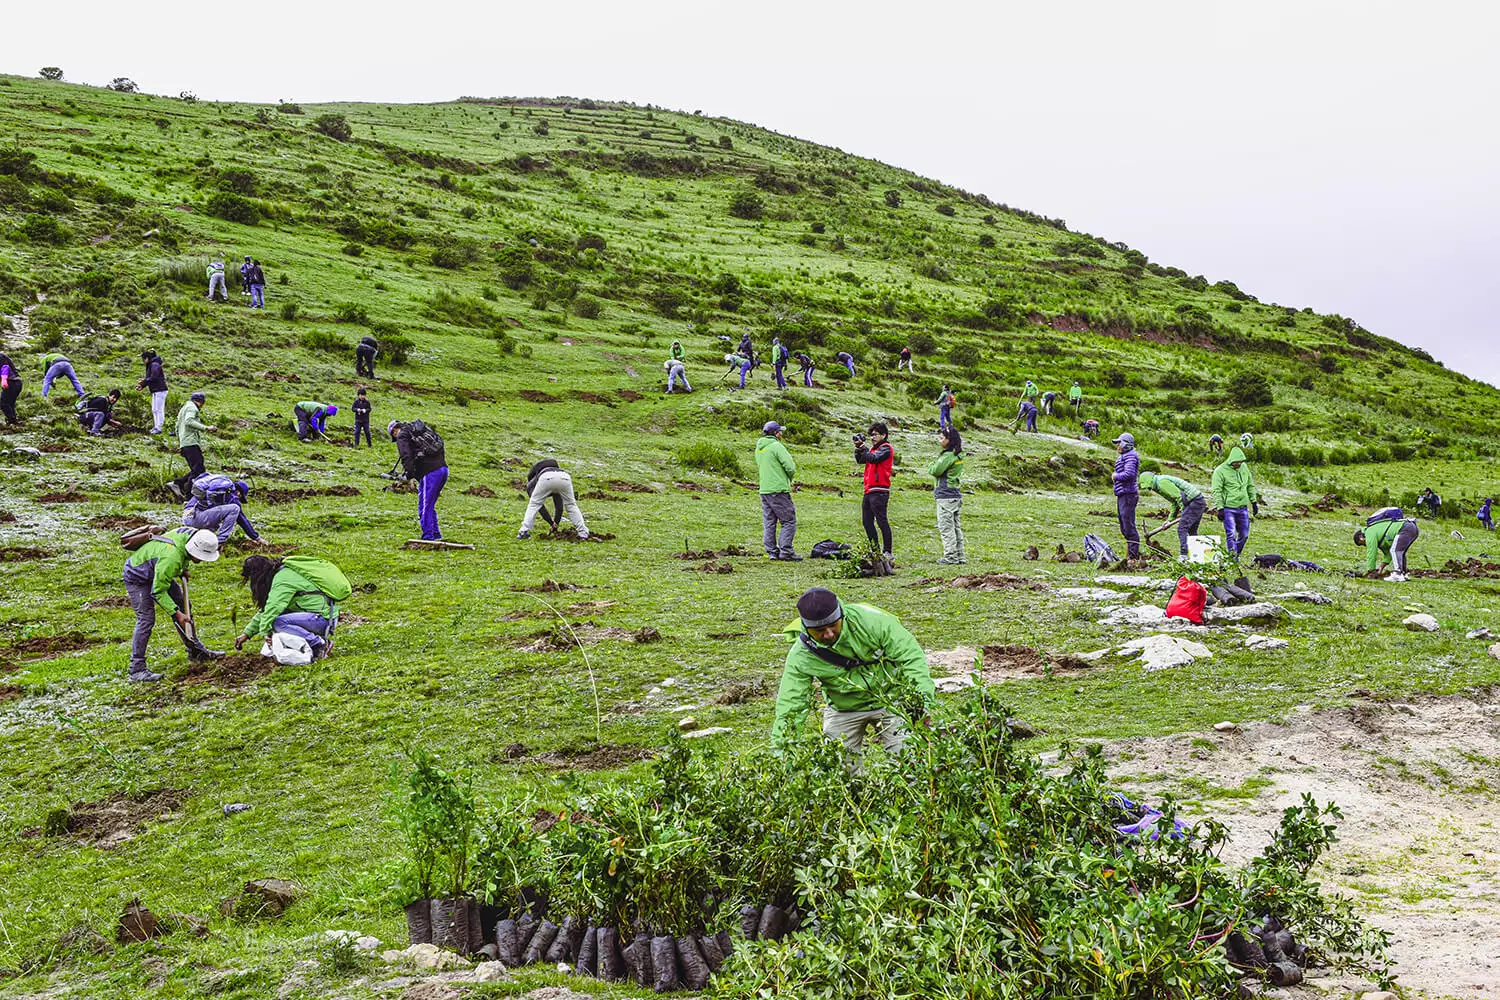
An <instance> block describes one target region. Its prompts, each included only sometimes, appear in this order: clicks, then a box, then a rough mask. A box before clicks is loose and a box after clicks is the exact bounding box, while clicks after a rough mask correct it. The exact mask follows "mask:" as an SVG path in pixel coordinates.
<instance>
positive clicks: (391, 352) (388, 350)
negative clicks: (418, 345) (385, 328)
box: [380, 333, 413, 366]
mask: <svg viewBox="0 0 1500 1000" xmlns="http://www.w3.org/2000/svg"><path fill="white" fill-rule="evenodd" d="M412 346H413V345H412V342H411V338H410V337H408V336H406V335H405V334H401V333H381V334H380V353H381V355H382V356H383V357H384V358H385V362H386V364H389V365H402V366H404V365H406V364H407V362H408V361H410V359H411V349H412Z"/></svg>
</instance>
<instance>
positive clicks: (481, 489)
mask: <svg viewBox="0 0 1500 1000" xmlns="http://www.w3.org/2000/svg"><path fill="white" fill-rule="evenodd" d="M464 496H466V497H486V498H491V499H492V498H493V497H494V496H495V491H494V490H492V489H490V488H489V487H488V486H484V485H482V484H481V485H478V486H470V487H469V488H468V489H466V490H464Z"/></svg>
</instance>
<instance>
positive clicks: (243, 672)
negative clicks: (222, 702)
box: [182, 653, 276, 688]
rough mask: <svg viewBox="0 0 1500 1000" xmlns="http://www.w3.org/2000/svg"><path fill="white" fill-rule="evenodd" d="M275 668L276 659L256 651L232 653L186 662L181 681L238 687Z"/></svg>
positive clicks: (191, 683) (257, 678) (192, 683)
mask: <svg viewBox="0 0 1500 1000" xmlns="http://www.w3.org/2000/svg"><path fill="white" fill-rule="evenodd" d="M275 669H276V661H275V660H273V659H272V658H271V657H269V656H261V655H259V654H258V653H233V654H231V655H229V656H224V657H220V658H219V659H217V660H198V661H196V662H192V663H189V664H188V669H187V673H186V674H184V675H183V676H182V683H184V684H188V685H196V684H212V685H214V686H215V687H223V688H238V687H244V686H245V685H246V684H249V683H251V682H252V681H256V680H259V679H260V678H262V677H264V676H266V675H267V674H269V673H271V672H272V671H274V670H275Z"/></svg>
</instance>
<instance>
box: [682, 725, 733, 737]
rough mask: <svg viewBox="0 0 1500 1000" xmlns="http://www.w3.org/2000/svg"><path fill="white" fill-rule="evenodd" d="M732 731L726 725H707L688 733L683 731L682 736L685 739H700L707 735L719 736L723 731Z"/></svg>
mask: <svg viewBox="0 0 1500 1000" xmlns="http://www.w3.org/2000/svg"><path fill="white" fill-rule="evenodd" d="M732 732H734V730H733V729H731V728H729V727H728V726H709V727H707V728H706V729H694V730H693V731H692V732H690V733H683V734H682V738H683V739H685V740H701V739H704V738H706V737H709V736H720V735H722V734H724V733H732Z"/></svg>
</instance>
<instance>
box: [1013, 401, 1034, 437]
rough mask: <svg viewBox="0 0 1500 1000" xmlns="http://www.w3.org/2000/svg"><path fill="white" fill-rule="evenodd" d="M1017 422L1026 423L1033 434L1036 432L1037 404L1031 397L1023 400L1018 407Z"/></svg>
mask: <svg viewBox="0 0 1500 1000" xmlns="http://www.w3.org/2000/svg"><path fill="white" fill-rule="evenodd" d="M1016 423H1017V424H1023V423H1024V424H1025V425H1026V429H1027V430H1028V431H1031V432H1032V433H1033V434H1035V433H1036V404H1035V403H1033V402H1032V401H1031V400H1029V399H1023V400H1021V403H1020V405H1019V406H1017V407H1016Z"/></svg>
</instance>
